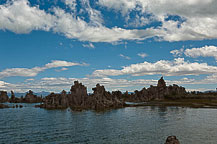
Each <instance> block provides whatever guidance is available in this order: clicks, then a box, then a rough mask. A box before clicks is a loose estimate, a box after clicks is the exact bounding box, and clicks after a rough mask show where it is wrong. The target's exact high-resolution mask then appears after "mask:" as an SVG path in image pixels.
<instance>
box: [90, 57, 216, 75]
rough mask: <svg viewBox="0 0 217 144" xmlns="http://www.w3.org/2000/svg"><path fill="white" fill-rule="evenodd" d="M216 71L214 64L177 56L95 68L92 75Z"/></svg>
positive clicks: (183, 73) (208, 72)
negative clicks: (115, 67) (168, 58)
mask: <svg viewBox="0 0 217 144" xmlns="http://www.w3.org/2000/svg"><path fill="white" fill-rule="evenodd" d="M216 72H217V67H216V66H209V65H208V64H207V63H197V62H194V63H190V62H186V61H184V58H177V59H174V61H168V60H160V61H157V62H155V63H149V62H143V63H138V64H132V65H130V66H125V67H123V68H122V69H121V70H115V69H105V70H95V71H94V72H93V73H92V76H94V77H105V76H118V75H132V76H143V75H155V74H162V75H165V76H183V75H200V74H213V73H216Z"/></svg>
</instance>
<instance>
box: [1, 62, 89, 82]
mask: <svg viewBox="0 0 217 144" xmlns="http://www.w3.org/2000/svg"><path fill="white" fill-rule="evenodd" d="M86 65H87V64H86V63H74V62H67V61H61V60H53V61H51V63H48V64H46V65H44V66H43V67H33V68H10V69H5V70H3V71H1V72H0V78H5V77H14V76H20V77H35V76H36V75H38V73H40V72H43V71H45V70H47V69H52V68H58V67H71V66H86Z"/></svg>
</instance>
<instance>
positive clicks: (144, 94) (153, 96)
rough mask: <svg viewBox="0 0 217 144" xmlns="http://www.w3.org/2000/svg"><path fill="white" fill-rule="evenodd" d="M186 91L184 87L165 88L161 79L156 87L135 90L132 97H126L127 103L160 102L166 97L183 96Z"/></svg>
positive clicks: (164, 83)
mask: <svg viewBox="0 0 217 144" xmlns="http://www.w3.org/2000/svg"><path fill="white" fill-rule="evenodd" d="M185 94H186V91H185V88H184V87H181V86H178V85H175V84H174V85H173V86H171V85H170V86H166V82H165V81H164V79H163V77H161V79H160V80H158V84H157V86H152V85H151V86H150V87H149V88H148V89H146V88H143V89H142V90H141V91H138V90H136V91H135V92H134V94H133V95H130V96H128V97H127V100H128V101H136V102H142V101H150V100H161V99H165V98H166V97H178V96H182V95H185Z"/></svg>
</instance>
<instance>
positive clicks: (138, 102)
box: [0, 77, 217, 111]
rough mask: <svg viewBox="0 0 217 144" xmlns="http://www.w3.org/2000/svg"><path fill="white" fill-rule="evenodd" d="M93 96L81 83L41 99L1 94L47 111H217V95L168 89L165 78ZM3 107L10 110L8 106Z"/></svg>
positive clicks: (100, 89) (99, 91) (96, 92)
mask: <svg viewBox="0 0 217 144" xmlns="http://www.w3.org/2000/svg"><path fill="white" fill-rule="evenodd" d="M92 90H93V93H92V94H88V93H87V87H85V86H84V85H83V84H82V83H79V82H78V81H75V82H74V85H72V87H71V89H70V92H68V93H67V92H66V91H65V90H63V91H62V92H61V93H59V94H57V93H50V94H49V95H48V96H46V97H44V98H43V97H42V96H41V97H38V96H36V95H34V93H33V91H31V90H29V92H27V93H26V95H25V97H20V98H18V97H15V95H14V92H13V91H11V98H9V97H8V95H7V92H6V91H0V103H5V102H9V103H40V104H38V105H35V107H38V108H45V109H66V108H71V109H72V110H96V111H102V110H107V109H117V108H123V107H136V106H180V107H192V108H217V93H216V92H209V93H202V92H186V90H185V88H184V87H182V86H178V85H176V84H173V85H170V86H167V85H166V82H165V81H164V79H163V77H161V78H160V79H159V80H158V83H157V86H152V85H151V86H150V87H149V88H147V89H146V88H145V87H144V88H143V89H142V90H140V91H138V90H135V91H134V93H130V94H129V93H128V92H125V93H122V92H121V91H112V92H109V91H106V90H105V87H104V86H101V85H100V84H97V85H96V87H95V88H92ZM0 107H1V108H8V107H9V106H7V105H5V104H1V105H0Z"/></svg>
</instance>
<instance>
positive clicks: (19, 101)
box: [9, 91, 22, 103]
mask: <svg viewBox="0 0 217 144" xmlns="http://www.w3.org/2000/svg"><path fill="white" fill-rule="evenodd" d="M9 102H10V103H21V102H22V101H21V99H20V98H17V97H15V95H14V92H13V91H11V98H10V100H9Z"/></svg>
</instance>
